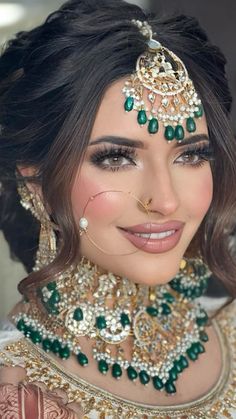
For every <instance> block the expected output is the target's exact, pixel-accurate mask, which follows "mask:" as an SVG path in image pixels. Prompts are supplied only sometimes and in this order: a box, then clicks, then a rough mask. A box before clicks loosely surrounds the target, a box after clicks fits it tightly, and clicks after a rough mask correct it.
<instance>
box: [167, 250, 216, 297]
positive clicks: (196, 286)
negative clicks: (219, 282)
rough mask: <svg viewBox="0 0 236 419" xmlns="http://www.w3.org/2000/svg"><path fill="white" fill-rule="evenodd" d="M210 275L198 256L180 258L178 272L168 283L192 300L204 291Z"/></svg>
mask: <svg viewBox="0 0 236 419" xmlns="http://www.w3.org/2000/svg"><path fill="white" fill-rule="evenodd" d="M210 277H211V272H210V270H209V269H208V267H207V265H206V264H205V263H204V262H203V261H202V259H201V258H200V257H199V258H195V259H182V260H181V262H180V271H179V273H178V274H177V275H176V277H175V278H174V279H173V280H172V281H170V283H169V284H170V286H171V288H172V289H173V290H175V291H177V292H179V293H180V294H183V296H184V297H186V298H191V299H193V300H194V299H195V298H198V297H201V296H202V295H203V294H204V293H205V292H206V290H207V288H208V281H209V278H210Z"/></svg>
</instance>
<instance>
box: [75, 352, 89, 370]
mask: <svg viewBox="0 0 236 419" xmlns="http://www.w3.org/2000/svg"><path fill="white" fill-rule="evenodd" d="M77 359H78V362H79V364H80V365H81V366H82V367H85V366H86V365H88V358H87V356H86V355H85V354H83V352H80V353H79V354H78V355H77Z"/></svg>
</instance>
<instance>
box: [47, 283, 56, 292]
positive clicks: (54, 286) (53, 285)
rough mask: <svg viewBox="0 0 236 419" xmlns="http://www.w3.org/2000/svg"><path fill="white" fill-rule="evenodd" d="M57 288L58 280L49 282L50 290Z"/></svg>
mask: <svg viewBox="0 0 236 419" xmlns="http://www.w3.org/2000/svg"><path fill="white" fill-rule="evenodd" d="M56 288H57V284H56V282H49V284H47V289H48V291H54V290H55V289H56Z"/></svg>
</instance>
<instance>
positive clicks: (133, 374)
mask: <svg viewBox="0 0 236 419" xmlns="http://www.w3.org/2000/svg"><path fill="white" fill-rule="evenodd" d="M127 375H128V378H129V379H130V380H132V381H133V380H136V378H137V377H138V373H137V371H136V370H135V369H134V368H133V367H131V366H129V367H128V368H127Z"/></svg>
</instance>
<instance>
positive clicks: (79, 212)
mask: <svg viewBox="0 0 236 419" xmlns="http://www.w3.org/2000/svg"><path fill="white" fill-rule="evenodd" d="M126 195H127V194H124V193H122V192H118V191H110V190H109V189H106V187H105V185H101V184H98V183H96V182H93V181H91V180H90V179H87V178H80V179H79V180H78V181H77V182H75V184H74V186H73V189H72V206H73V212H74V215H75V218H76V220H79V219H80V218H81V217H82V216H85V217H88V219H90V220H96V223H97V222H98V223H99V224H100V223H101V224H109V222H112V221H115V220H117V219H119V218H120V216H121V214H122V213H123V211H124V207H125V201H126V199H127V198H126Z"/></svg>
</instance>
